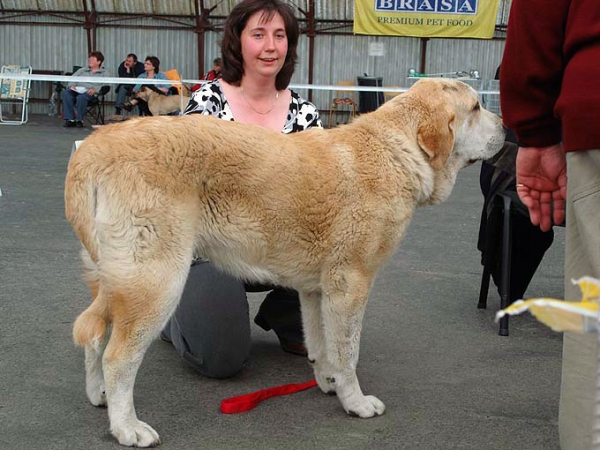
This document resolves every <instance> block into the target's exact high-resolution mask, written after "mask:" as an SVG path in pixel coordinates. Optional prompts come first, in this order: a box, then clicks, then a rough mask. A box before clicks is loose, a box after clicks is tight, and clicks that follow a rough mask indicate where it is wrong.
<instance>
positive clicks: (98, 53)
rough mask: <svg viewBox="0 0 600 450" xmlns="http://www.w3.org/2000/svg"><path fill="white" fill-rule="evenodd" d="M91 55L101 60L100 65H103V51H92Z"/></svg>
mask: <svg viewBox="0 0 600 450" xmlns="http://www.w3.org/2000/svg"><path fill="white" fill-rule="evenodd" d="M89 56H90V58H91V57H92V56H93V57H94V58H96V59H97V60H98V61H100V65H102V63H103V62H104V55H103V54H102V52H91V53H90V55H89Z"/></svg>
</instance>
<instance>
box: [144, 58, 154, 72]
mask: <svg viewBox="0 0 600 450" xmlns="http://www.w3.org/2000/svg"><path fill="white" fill-rule="evenodd" d="M144 70H145V71H146V72H153V71H154V66H153V65H152V61H150V60H149V59H147V60H146V61H144Z"/></svg>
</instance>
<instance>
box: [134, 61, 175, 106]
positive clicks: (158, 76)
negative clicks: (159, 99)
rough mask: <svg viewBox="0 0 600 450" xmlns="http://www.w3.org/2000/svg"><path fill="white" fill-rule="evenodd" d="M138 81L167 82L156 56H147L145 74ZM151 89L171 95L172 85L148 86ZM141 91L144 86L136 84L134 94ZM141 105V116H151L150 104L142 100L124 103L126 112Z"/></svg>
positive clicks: (135, 99)
mask: <svg viewBox="0 0 600 450" xmlns="http://www.w3.org/2000/svg"><path fill="white" fill-rule="evenodd" d="M138 79H140V80H142V79H146V80H151V79H154V80H166V79H167V77H166V75H165V74H164V73H162V72H160V60H159V59H158V58H157V57H156V56H146V59H145V60H144V73H143V74H141V75H140V76H139V77H138ZM146 87H148V88H149V89H152V90H153V91H157V92H160V93H162V94H164V95H168V94H169V88H170V87H171V84H170V83H165V84H148V85H146ZM140 89H142V84H141V83H140V84H136V85H135V86H134V87H133V93H134V94H136V93H137V92H138V91H139V90H140ZM138 104H139V105H140V116H142V115H146V116H151V115H152V114H151V113H150V110H149V109H148V104H147V103H146V102H145V101H143V100H140V99H137V98H133V99H131V100H129V101H126V102H125V103H123V109H125V110H126V111H131V110H132V109H133V107H134V106H135V105H138Z"/></svg>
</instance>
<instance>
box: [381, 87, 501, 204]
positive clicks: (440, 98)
mask: <svg viewBox="0 0 600 450" xmlns="http://www.w3.org/2000/svg"><path fill="white" fill-rule="evenodd" d="M392 102H397V104H398V105H399V104H402V103H404V104H408V105H410V106H409V108H410V112H411V116H412V117H411V119H412V123H413V126H414V131H413V133H414V132H416V136H415V139H416V144H417V146H418V147H419V149H420V150H421V151H422V152H423V154H424V155H425V157H426V159H427V161H428V162H429V165H430V166H431V168H432V169H433V172H434V186H433V192H432V194H431V195H430V196H429V198H428V199H427V200H426V203H440V202H442V201H444V200H445V199H446V198H447V197H448V196H449V195H450V192H451V190H452V186H453V185H454V182H455V180H456V176H457V174H458V171H459V170H460V169H462V168H463V167H465V166H468V165H469V164H472V163H473V162H475V161H479V160H482V159H488V158H491V157H492V156H494V155H495V154H496V153H497V152H498V151H499V150H500V149H501V148H502V145H503V144H504V136H505V130H504V127H503V126H502V120H501V119H500V118H499V117H498V116H497V115H495V114H493V113H491V112H489V111H487V110H486V109H484V108H483V107H482V106H481V103H480V102H479V97H478V94H477V91H475V90H474V89H473V88H472V87H471V86H469V85H467V84H465V83H462V82H460V81H457V80H452V79H443V78H424V79H422V80H419V81H418V82H417V83H415V85H414V86H413V87H412V88H411V89H410V90H409V91H408V92H407V93H406V94H404V95H401V96H398V97H396V98H395V99H394V100H392ZM390 103H391V102H390ZM384 106H385V105H384Z"/></svg>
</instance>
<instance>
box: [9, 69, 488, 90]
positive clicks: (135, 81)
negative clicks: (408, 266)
mask: <svg viewBox="0 0 600 450" xmlns="http://www.w3.org/2000/svg"><path fill="white" fill-rule="evenodd" d="M0 78H3V79H9V80H31V81H58V82H67V83H69V84H70V85H72V84H74V82H83V83H92V84H184V83H185V84H192V85H194V84H204V83H207V81H204V80H181V81H178V80H155V79H145V78H118V77H101V78H97V77H72V76H67V75H64V76H62V75H34V74H31V75H21V74H8V73H3V74H2V75H0ZM424 78H426V77H424ZM289 87H290V88H291V89H308V90H313V91H340V90H343V91H348V92H390V93H392V92H398V93H400V92H406V91H408V90H409V89H410V88H407V87H392V86H339V85H327V84H290V86H289ZM477 92H479V94H481V95H499V94H500V92H499V91H496V90H481V91H477Z"/></svg>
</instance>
